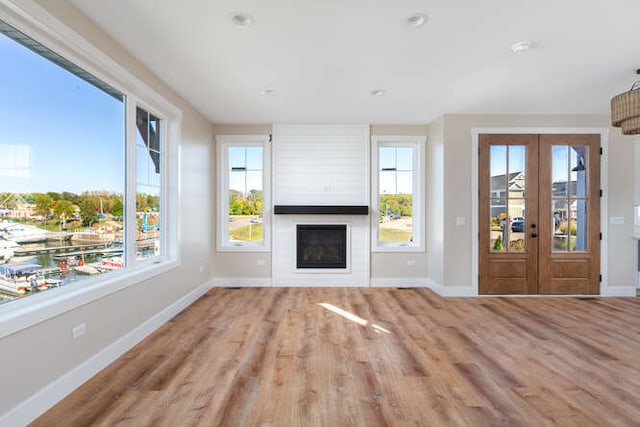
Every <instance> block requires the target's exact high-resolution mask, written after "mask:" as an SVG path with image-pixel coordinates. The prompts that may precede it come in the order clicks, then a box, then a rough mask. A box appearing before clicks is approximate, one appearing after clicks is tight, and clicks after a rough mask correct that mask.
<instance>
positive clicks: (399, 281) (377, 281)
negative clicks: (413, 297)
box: [370, 277, 429, 288]
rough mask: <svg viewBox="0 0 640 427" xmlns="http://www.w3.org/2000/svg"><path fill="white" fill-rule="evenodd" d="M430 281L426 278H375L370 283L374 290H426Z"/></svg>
mask: <svg viewBox="0 0 640 427" xmlns="http://www.w3.org/2000/svg"><path fill="white" fill-rule="evenodd" d="M428 280H429V279H425V278H424V277H395V278H394V277H378V278H375V277H373V278H371V280H370V283H371V287H372V288H426V287H428V283H427V281H428Z"/></svg>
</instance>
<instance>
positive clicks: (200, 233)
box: [0, 0, 214, 420]
mask: <svg viewBox="0 0 640 427" xmlns="http://www.w3.org/2000/svg"><path fill="white" fill-rule="evenodd" d="M37 3H38V4H40V5H41V6H42V7H43V8H44V9H46V10H47V11H48V12H49V13H51V14H52V15H54V16H55V17H56V18H58V19H59V20H60V21H62V22H63V23H65V24H66V25H68V26H69V27H71V28H72V29H73V30H75V31H76V32H78V33H79V34H80V35H81V36H83V37H84V38H85V39H87V40H88V41H89V42H90V43H92V44H93V45H94V46H96V47H97V48H98V49H99V50H101V51H102V52H104V53H106V54H107V55H109V56H111V57H112V58H113V59H114V60H115V61H116V62H118V63H119V64H120V65H122V66H123V67H125V68H127V69H128V70H129V71H130V72H131V73H132V74H134V75H136V76H137V77H138V78H140V79H141V80H143V81H144V82H146V83H147V85H149V86H150V87H152V88H154V89H155V90H156V91H157V92H159V93H160V94H162V95H163V96H164V97H166V98H167V99H168V100H169V101H170V102H172V103H173V104H174V105H176V106H177V107H178V108H180V109H181V110H182V114H183V116H182V138H181V146H180V159H181V164H180V178H179V181H180V202H181V203H180V212H179V214H180V223H179V224H178V226H179V235H180V248H179V252H180V255H181V265H180V267H178V268H176V269H174V270H171V271H169V272H167V273H164V274H160V275H157V276H155V277H153V278H152V279H149V280H146V281H143V282H140V283H138V284H136V285H134V286H131V287H129V288H126V289H124V290H122V291H120V292H117V293H114V294H110V295H108V296H106V297H104V298H101V299H99V300H95V301H92V302H91V303H89V304H86V305H83V306H81V307H78V308H77V309H74V310H71V311H68V312H66V313H64V314H62V315H60V316H58V317H55V318H52V319H49V320H47V321H44V322H42V323H40V324H36V325H34V326H32V327H30V328H28V329H24V330H21V331H19V332H17V333H14V334H12V335H9V336H6V337H4V338H1V339H0V360H2V361H3V363H4V364H5V365H4V366H5V369H2V370H0V388H1V389H2V399H1V400H0V420H1V419H2V416H3V415H6V414H7V412H8V411H10V410H11V409H12V408H15V407H16V406H17V405H19V404H21V403H22V402H25V401H27V400H28V399H29V398H30V397H32V396H34V395H35V394H36V393H38V392H40V391H41V390H43V389H44V388H45V387H46V386H48V385H50V384H52V383H54V382H55V381H59V380H60V379H61V378H64V377H65V376H68V375H69V374H70V373H71V372H73V371H74V370H77V369H78V367H79V366H81V365H82V364H83V363H85V362H86V361H87V360H89V359H91V358H92V357H94V356H96V355H98V354H100V352H102V351H104V350H105V349H107V348H108V347H110V346H112V345H114V343H116V342H117V341H118V340H121V339H122V338H123V337H124V336H126V335H127V334H129V333H131V332H132V331H134V330H136V328H139V327H140V326H141V325H143V324H144V323H145V322H147V321H148V320H149V319H151V318H154V316H157V315H158V314H159V313H161V312H163V310H165V309H167V308H168V307H170V306H172V305H173V304H174V303H176V301H178V300H180V299H182V298H184V297H185V296H187V295H189V294H192V293H193V292H194V291H196V290H197V289H199V288H202V287H203V286H206V283H207V281H208V280H209V278H210V268H209V265H210V260H211V249H210V248H211V242H210V236H211V224H212V222H211V218H212V216H213V215H212V207H213V205H212V203H213V202H212V200H213V198H214V192H213V189H212V188H213V187H212V185H213V184H212V182H211V180H210V177H211V176H213V166H212V163H211V162H212V158H213V157H212V156H211V150H212V146H213V144H212V142H213V129H212V126H211V124H210V123H209V121H208V120H207V119H205V118H204V117H203V116H202V115H201V114H199V113H198V112H196V111H195V110H194V109H193V108H192V107H191V106H190V105H188V104H187V103H186V102H185V101H184V100H183V99H181V98H180V97H179V96H178V95H177V94H175V93H174V92H172V91H171V90H169V89H168V88H167V87H166V86H165V85H164V84H163V83H162V82H160V80H159V79H158V78H157V77H156V76H155V75H153V73H152V72H151V71H149V70H148V69H146V68H144V67H143V66H142V65H141V64H140V63H139V62H138V61H137V60H136V59H135V58H133V57H131V56H130V55H129V54H128V53H127V52H126V51H125V50H124V49H123V48H122V47H121V46H119V45H117V43H115V42H114V41H113V40H112V39H111V38H109V36H107V35H106V34H105V33H104V32H102V31H101V30H100V29H99V28H98V27H97V26H96V25H95V24H93V23H92V22H91V21H90V20H89V19H87V18H86V17H85V16H84V15H82V14H81V13H79V12H78V11H77V10H76V9H75V8H73V7H72V6H71V5H69V3H67V2H65V1H62V0H39V1H37ZM200 267H202V271H200ZM52 292H53V291H52ZM79 323H85V324H86V328H87V329H86V330H87V332H86V334H85V335H83V336H82V337H81V338H78V339H75V340H73V339H72V337H71V328H72V327H73V326H76V325H78V324H79ZM59 397H64V396H59ZM27 410H30V411H34V412H36V413H35V414H34V416H36V415H38V413H37V411H38V409H37V408H33V407H31V408H27Z"/></svg>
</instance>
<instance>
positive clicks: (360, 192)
mask: <svg viewBox="0 0 640 427" xmlns="http://www.w3.org/2000/svg"><path fill="white" fill-rule="evenodd" d="M271 153H272V159H273V163H272V170H273V198H272V200H273V204H274V206H278V205H285V206H287V205H295V206H370V188H369V182H370V174H369V125H274V127H273V143H272V151H271ZM369 221H370V217H369V215H339V214H287V215H274V224H273V227H274V228H273V230H274V233H273V248H272V249H273V283H274V284H277V286H368V285H369V251H370V245H369V236H370V229H369ZM307 224H318V225H321V224H327V225H329V224H344V225H346V227H347V267H346V268H344V269H308V268H305V269H298V268H297V267H296V227H297V226H298V225H307Z"/></svg>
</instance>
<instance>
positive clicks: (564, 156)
mask: <svg viewBox="0 0 640 427" xmlns="http://www.w3.org/2000/svg"><path fill="white" fill-rule="evenodd" d="M507 147H508V148H507ZM507 151H508V160H509V161H508V165H509V166H508V167H509V173H514V172H525V167H524V165H525V163H526V152H525V146H524V145H508V146H507V145H492V146H491V176H496V175H504V174H506V173H507ZM570 152H571V155H570V161H571V164H570V165H568V164H567V162H568V161H569V154H568V150H567V146H564V145H563V146H554V147H553V148H552V151H551V158H552V172H551V178H552V182H559V181H564V182H566V181H567V175H568V174H569V171H568V169H569V168H573V167H575V166H576V165H577V161H578V157H577V153H576V151H575V150H573V149H571V150H570ZM576 176H577V174H576V173H575V172H571V180H572V181H575V180H576Z"/></svg>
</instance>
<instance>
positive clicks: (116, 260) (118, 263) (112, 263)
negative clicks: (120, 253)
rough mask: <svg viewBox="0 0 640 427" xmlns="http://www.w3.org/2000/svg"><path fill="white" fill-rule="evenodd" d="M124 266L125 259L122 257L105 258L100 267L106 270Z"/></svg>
mask: <svg viewBox="0 0 640 427" xmlns="http://www.w3.org/2000/svg"><path fill="white" fill-rule="evenodd" d="M122 267H124V261H123V259H122V258H121V257H111V258H103V259H102V261H101V262H100V268H101V269H104V270H116V269H118V268H122Z"/></svg>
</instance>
